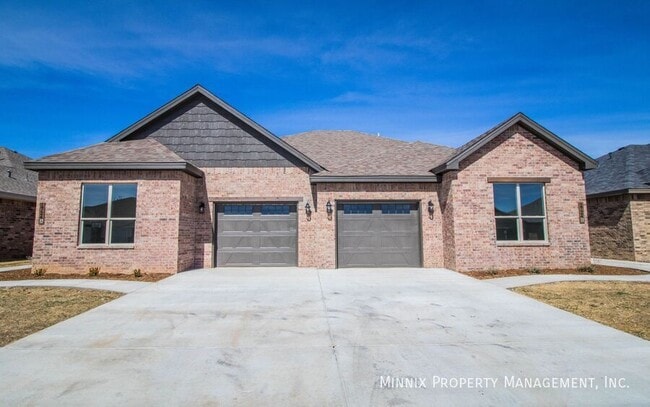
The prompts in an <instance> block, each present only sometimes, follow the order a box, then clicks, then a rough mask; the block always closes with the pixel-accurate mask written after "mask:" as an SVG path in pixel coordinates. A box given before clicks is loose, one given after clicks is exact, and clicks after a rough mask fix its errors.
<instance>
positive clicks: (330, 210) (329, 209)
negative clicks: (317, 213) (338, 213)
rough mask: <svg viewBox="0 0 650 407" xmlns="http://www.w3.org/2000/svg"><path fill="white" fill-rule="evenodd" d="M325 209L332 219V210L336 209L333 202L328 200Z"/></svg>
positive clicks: (328, 217)
mask: <svg viewBox="0 0 650 407" xmlns="http://www.w3.org/2000/svg"><path fill="white" fill-rule="evenodd" d="M325 211H326V212H327V219H332V212H334V210H333V209H332V203H331V202H330V201H329V200H328V201H327V204H325Z"/></svg>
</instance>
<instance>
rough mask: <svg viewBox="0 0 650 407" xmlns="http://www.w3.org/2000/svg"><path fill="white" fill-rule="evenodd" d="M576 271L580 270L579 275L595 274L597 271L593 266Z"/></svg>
mask: <svg viewBox="0 0 650 407" xmlns="http://www.w3.org/2000/svg"><path fill="white" fill-rule="evenodd" d="M576 270H578V273H593V272H595V271H596V269H595V268H594V266H592V265H591V264H589V265H587V266H580V267H578V268H577V269H576Z"/></svg>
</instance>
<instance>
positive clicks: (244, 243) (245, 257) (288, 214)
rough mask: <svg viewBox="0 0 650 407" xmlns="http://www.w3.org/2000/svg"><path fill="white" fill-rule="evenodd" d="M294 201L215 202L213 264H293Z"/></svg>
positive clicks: (295, 258)
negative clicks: (215, 237)
mask: <svg viewBox="0 0 650 407" xmlns="http://www.w3.org/2000/svg"><path fill="white" fill-rule="evenodd" d="M297 235H298V219H297V213H296V204H295V203H293V204H292V203H281V204H277V203H272V204H271V203H268V204H267V203H237V204H219V205H217V241H216V246H217V250H216V252H217V261H216V264H217V266H296V265H297V264H298V261H297V258H298V257H297V241H298V239H297Z"/></svg>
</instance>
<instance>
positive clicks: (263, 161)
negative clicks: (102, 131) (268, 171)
mask: <svg viewBox="0 0 650 407" xmlns="http://www.w3.org/2000/svg"><path fill="white" fill-rule="evenodd" d="M145 138H154V139H156V140H157V141H159V142H160V143H161V144H163V145H165V146H166V147H168V148H169V149H170V150H172V151H173V152H174V153H176V154H178V155H179V156H180V157H182V158H183V159H185V160H187V161H189V162H191V163H192V164H194V165H196V166H197V167H293V166H304V164H302V163H301V162H300V161H299V160H297V159H296V158H295V157H292V156H291V155H290V154H288V153H287V152H285V151H283V150H282V149H281V148H279V147H278V146H277V145H273V143H271V142H270V141H268V140H266V138H264V137H260V136H259V135H257V134H256V132H255V131H254V130H253V129H251V128H250V127H249V126H248V125H247V124H246V123H244V122H242V121H241V120H239V119H238V118H236V117H234V116H233V115H231V114H230V113H229V112H227V111H225V109H222V108H221V107H220V106H218V105H217V104H216V103H213V102H212V101H210V100H209V99H208V98H207V97H205V96H203V95H200V94H196V95H194V96H192V97H190V98H188V99H187V100H185V101H184V102H183V103H181V104H179V105H178V106H176V107H174V108H173V109H171V110H169V111H167V112H166V113H165V114H163V115H161V116H159V117H157V118H156V119H154V120H152V121H151V122H150V123H148V124H146V125H145V126H143V127H142V128H140V129H138V130H136V131H134V132H132V133H131V134H129V135H127V136H126V137H124V138H122V139H121V140H119V141H127V140H141V139H145Z"/></svg>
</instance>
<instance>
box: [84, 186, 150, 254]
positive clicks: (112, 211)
mask: <svg viewBox="0 0 650 407" xmlns="http://www.w3.org/2000/svg"><path fill="white" fill-rule="evenodd" d="M137 192H138V186H137V184H82V187H81V216H80V224H79V244H80V245H81V246H120V245H133V243H134V241H135V208H136V203H137Z"/></svg>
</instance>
